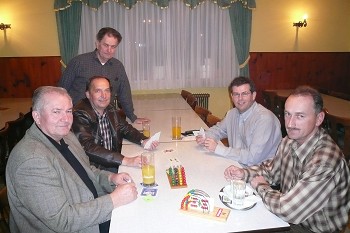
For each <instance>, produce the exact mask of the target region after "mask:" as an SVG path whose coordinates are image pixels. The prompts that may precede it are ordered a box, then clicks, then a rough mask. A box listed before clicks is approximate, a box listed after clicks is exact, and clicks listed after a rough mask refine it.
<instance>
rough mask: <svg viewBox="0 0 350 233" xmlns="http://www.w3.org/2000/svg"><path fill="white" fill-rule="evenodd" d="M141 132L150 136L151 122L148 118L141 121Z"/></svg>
mask: <svg viewBox="0 0 350 233" xmlns="http://www.w3.org/2000/svg"><path fill="white" fill-rule="evenodd" d="M142 132H143V135H145V137H148V138H149V137H151V124H150V122H149V121H148V120H144V121H142Z"/></svg>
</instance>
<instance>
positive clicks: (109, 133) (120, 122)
mask: <svg viewBox="0 0 350 233" xmlns="http://www.w3.org/2000/svg"><path fill="white" fill-rule="evenodd" d="M85 94H86V97H87V98H85V99H82V100H81V101H79V102H78V103H77V104H76V105H75V106H74V111H73V117H74V118H73V125H72V130H73V132H74V133H75V135H76V136H77V138H78V139H79V141H80V143H81V144H82V146H83V148H84V150H85V152H86V154H87V155H88V156H89V157H90V162H91V163H92V164H94V165H95V166H96V167H98V168H100V169H105V170H109V171H113V172H116V171H117V170H118V167H119V165H126V166H135V167H140V166H141V158H140V156H136V157H125V156H124V155H122V154H121V149H122V141H123V138H125V139H127V140H129V141H130V142H133V143H136V144H139V145H141V146H142V147H144V145H145V144H146V142H147V138H146V137H145V136H144V135H143V134H142V133H140V132H139V131H138V130H137V129H135V128H134V127H133V126H132V125H130V124H129V123H128V122H126V120H125V119H123V118H122V117H120V115H119V114H118V112H117V110H116V109H115V108H114V107H113V106H112V105H111V104H110V101H111V85H110V81H109V79H108V78H106V77H101V76H94V77H92V78H90V80H89V82H88V83H87V85H86V92H85ZM157 146H158V142H153V143H152V144H151V147H150V149H151V150H153V149H155V148H156V147H157Z"/></svg>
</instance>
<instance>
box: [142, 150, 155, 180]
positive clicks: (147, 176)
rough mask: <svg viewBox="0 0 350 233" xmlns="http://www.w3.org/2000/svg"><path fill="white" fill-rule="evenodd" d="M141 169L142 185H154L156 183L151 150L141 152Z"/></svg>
mask: <svg viewBox="0 0 350 233" xmlns="http://www.w3.org/2000/svg"><path fill="white" fill-rule="evenodd" d="M141 170H142V183H143V186H154V185H155V183H156V179H155V178H156V169H155V166H154V153H153V152H151V151H145V152H143V153H142V154H141Z"/></svg>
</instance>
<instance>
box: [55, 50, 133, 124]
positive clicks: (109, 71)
mask: <svg viewBox="0 0 350 233" xmlns="http://www.w3.org/2000/svg"><path fill="white" fill-rule="evenodd" d="M96 53H97V50H96V49H95V50H94V51H93V52H90V53H84V54H80V55H78V56H76V57H74V58H72V60H70V62H69V63H68V65H67V67H66V69H65V70H64V71H63V73H62V77H61V79H60V80H59V83H58V85H59V86H60V87H63V88H65V89H66V90H67V91H68V93H69V95H70V96H71V97H72V100H73V105H75V104H76V103H78V101H79V100H81V99H84V98H85V87H86V83H87V81H88V80H89V79H90V78H91V77H93V76H104V77H107V78H108V79H109V80H110V82H111V86H112V97H115V96H118V103H120V104H121V106H122V108H123V111H124V112H125V115H126V116H127V117H128V118H129V119H130V120H131V121H132V122H134V121H135V120H136V119H137V116H136V115H135V114H134V106H133V102H132V96H131V87H130V83H129V79H128V76H127V75H126V72H125V68H124V65H123V64H122V63H121V62H120V61H119V60H118V59H116V58H114V57H113V58H111V59H109V60H108V61H107V62H106V63H105V64H104V65H103V64H101V62H100V60H99V59H98V57H97V54H96Z"/></svg>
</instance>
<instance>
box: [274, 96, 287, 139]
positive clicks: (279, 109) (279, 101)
mask: <svg viewBox="0 0 350 233" xmlns="http://www.w3.org/2000/svg"><path fill="white" fill-rule="evenodd" d="M286 100H287V97H285V96H279V95H276V97H275V100H274V104H275V107H274V110H275V111H274V113H275V115H276V117H277V118H278V120H279V121H280V123H281V132H282V137H285V136H286V135H287V131H286V126H285V122H284V104H285V103H286Z"/></svg>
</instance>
